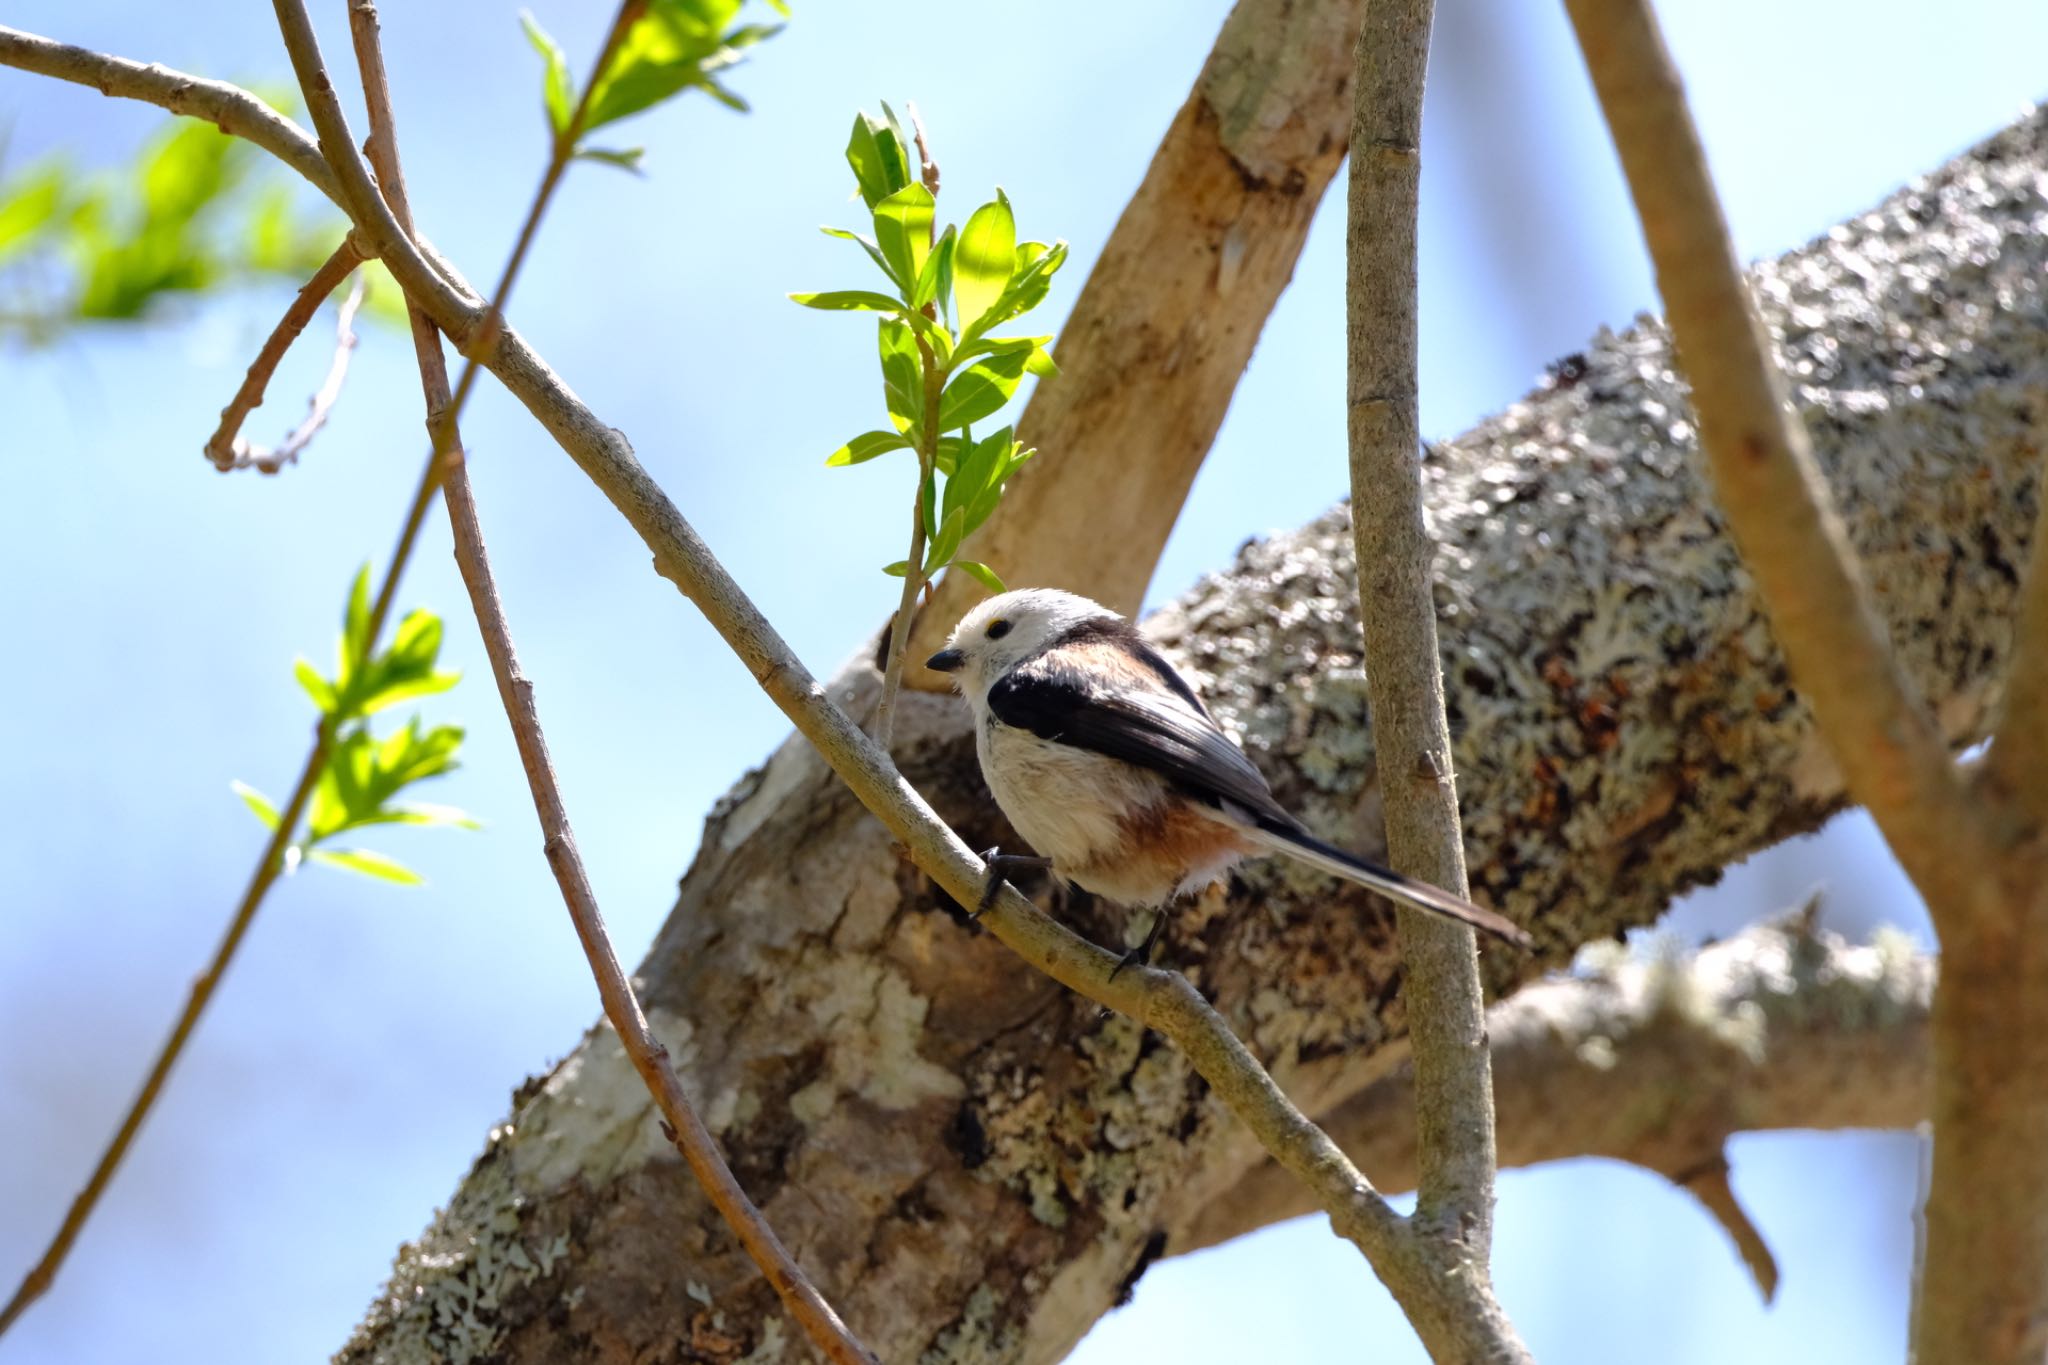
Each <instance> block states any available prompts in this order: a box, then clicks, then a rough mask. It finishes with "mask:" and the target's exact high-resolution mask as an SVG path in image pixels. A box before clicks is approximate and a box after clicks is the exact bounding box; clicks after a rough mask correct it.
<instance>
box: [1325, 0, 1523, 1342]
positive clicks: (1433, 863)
mask: <svg viewBox="0 0 2048 1365" xmlns="http://www.w3.org/2000/svg"><path fill="white" fill-rule="evenodd" d="M1434 9H1435V6H1434V4H1433V3H1432V0H1407V3H1390V4H1377V5H1373V6H1371V7H1370V8H1368V10H1367V12H1366V17H1365V24H1364V27H1363V29H1362V30H1361V31H1360V33H1359V35H1358V47H1357V74H1356V76H1355V78H1354V81H1353V87H1354V93H1355V95H1356V98H1357V113H1356V115H1355V117H1354V120H1353V122H1352V125H1351V146H1352V147H1353V148H1354V149H1355V150H1354V152H1353V155H1352V159H1351V193H1350V205H1349V208H1350V215H1349V220H1348V222H1347V225H1346V228H1345V254H1346V259H1347V271H1346V289H1345V299H1346V302H1345V309H1346V317H1347V320H1348V321H1347V332H1348V335H1347V337H1346V353H1347V357H1348V370H1349V383H1348V398H1349V436H1350V464H1351V514H1352V521H1353V529H1352V534H1353V536H1354V538H1355V544H1356V559H1357V565H1358V603H1359V617H1360V620H1361V622H1362V623H1363V625H1364V628H1365V653H1366V658H1367V660H1368V667H1367V669H1366V682H1367V687H1368V690H1369V691H1370V693H1371V696H1372V727H1373V740H1374V744H1375V746H1376V747H1377V749H1378V751H1379V755H1380V762H1381V763H1382V764H1383V765H1384V770H1385V771H1386V772H1388V773H1391V774H1392V775H1393V779H1394V780H1392V781H1390V782H1383V783H1382V784H1381V792H1382V795H1383V797H1384V801H1383V804H1382V814H1383V815H1384V817H1385V821H1386V840H1387V853H1388V857H1389V860H1390V861H1391V862H1392V864H1393V865H1394V867H1396V868H1397V869H1399V870H1400V871H1402V872H1405V873H1407V874H1408V875H1409V876H1411V877H1418V878H1421V879H1422V880H1424V881H1427V882H1429V883H1431V884H1433V885H1436V886H1440V887H1443V888H1445V889H1446V890H1449V891H1452V892H1454V893H1456V894H1458V895H1461V896H1462V895H1465V894H1466V891H1467V887H1466V879H1465V848H1464V839H1463V830H1462V828H1461V826H1460V823H1459V820H1458V792H1457V785H1456V777H1455V774H1454V773H1453V771H1452V768H1451V738H1450V725H1449V722H1448V721H1447V720H1446V719H1445V716H1444V681H1443V665H1442V662H1441V650H1440V648H1439V646H1438V644H1437V631H1436V601H1435V595H1434V593H1433V592H1432V591H1431V587H1430V584H1431V581H1432V578H1433V567H1434V562H1435V559H1436V545H1435V542H1434V541H1432V540H1431V538H1430V535H1429V531H1428V529H1427V528H1426V527H1425V526H1424V525H1423V520H1422V473H1421V467H1420V460H1421V454H1422V434H1421V423H1420V414H1419V408H1418V398H1417V380H1416V367H1417V357H1416V346H1417V340H1416V337H1417V325H1418V324H1417V308H1416V259H1417V254H1416V253H1417V242H1416V221H1417V214H1418V196H1419V189H1420V180H1421V139H1422V89H1423V81H1424V76H1425V73H1426V71H1427V69H1428V65H1429V31H1430V23H1431V19H1432V17H1433V14H1434ZM1399 921H1400V936H1401V957H1402V960H1403V961H1404V962H1405V963H1406V964H1407V967H1408V979H1407V982H1406V985H1405V990H1406V993H1407V996H1408V1034H1409V1040H1410V1043H1411V1046H1412V1047H1413V1050H1414V1057H1415V1071H1416V1077H1417V1084H1416V1088H1415V1094H1416V1106H1417V1107H1416V1128H1417V1133H1418V1136H1419V1141H1420V1151H1421V1159H1422V1170H1421V1183H1420V1185H1419V1186H1418V1189H1417V1197H1416V1205H1415V1214H1414V1217H1413V1218H1412V1219H1411V1220H1410V1224H1409V1227H1410V1232H1411V1235H1412V1236H1413V1237H1414V1238H1415V1240H1416V1241H1417V1243H1418V1245H1419V1248H1420V1249H1421V1250H1422V1252H1423V1253H1424V1256H1425V1257H1426V1259H1427V1260H1428V1262H1429V1263H1430V1264H1431V1266H1432V1269H1433V1271H1434V1272H1435V1273H1434V1274H1433V1275H1432V1276H1431V1277H1430V1282H1429V1283H1428V1284H1427V1285H1426V1286H1422V1288H1423V1289H1425V1291H1426V1293H1427V1295H1428V1297H1429V1299H1430V1300H1431V1303H1432V1308H1431V1311H1429V1312H1427V1313H1417V1312H1415V1311H1414V1310H1412V1309H1411V1310H1410V1312H1409V1317H1410V1320H1411V1321H1412V1322H1413V1323H1414V1324H1415V1327H1416V1329H1417V1331H1419V1332H1420V1333H1421V1335H1422V1339H1423V1342H1424V1344H1425V1345H1427V1346H1428V1348H1429V1351H1430V1354H1431V1355H1432V1356H1433V1357H1435V1358H1436V1359H1438V1360H1461V1361H1478V1360H1496V1361H1526V1360H1527V1359H1528V1358H1529V1355H1528V1351H1527V1349H1526V1348H1525V1347H1524V1346H1523V1345H1522V1343H1521V1341H1520V1340H1519V1338H1518V1337H1517V1336H1516V1334H1515V1329H1514V1324H1513V1323H1511V1322H1509V1321H1508V1317H1507V1314H1506V1312H1505V1311H1503V1309H1502V1308H1501V1306H1500V1302H1499V1300H1498V1299H1496V1298H1495V1297H1494V1294H1493V1286H1492V1280H1491V1276H1490V1275H1489V1273H1488V1260H1489V1258H1490V1256H1491V1251H1492V1245H1493V1176H1494V1169H1493V1163H1494V1154H1493V1145H1494V1124H1493V1077H1492V1065H1491V1058H1490V1057H1489V1056H1488V1054H1487V1049H1486V1018H1485V1001H1484V999H1483V996H1482V993H1481V990H1480V984H1479V960H1478V945H1477V944H1476V943H1475V941H1474V935H1473V933H1472V931H1471V930H1470V929H1468V928H1466V927H1464V926H1463V925H1460V924H1454V923H1451V922H1450V921H1448V920H1441V919H1437V918H1435V917H1433V916H1430V915H1426V914H1420V913H1418V912H1415V911H1410V910H1404V911H1402V912H1401V914H1400V916H1399ZM1397 1296H1398V1291H1397ZM1406 1303H1407V1301H1406V1300H1405V1299H1404V1300H1403V1305H1404V1307H1405V1306H1406Z"/></svg>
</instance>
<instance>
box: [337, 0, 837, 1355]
mask: <svg viewBox="0 0 2048 1365" xmlns="http://www.w3.org/2000/svg"><path fill="white" fill-rule="evenodd" d="M641 8H642V6H641V5H640V4H638V3H634V2H633V0H629V3H627V4H625V5H623V6H621V7H620V11H619V16H618V18H617V20H616V21H615V22H614V23H613V25H612V29H611V33H610V35H609V36H608V37H607V38H606V40H605V44H604V47H603V49H602V51H601V52H600V54H599V57H598V60H597V64H596V68H595V70H594V71H593V73H592V76H591V79H590V80H589V81H588V82H587V83H586V84H585V86H584V89H583V98H582V100H581V101H580V102H579V103H578V105H577V108H576V111H575V114H574V115H573V117H572V118H571V119H570V122H569V128H568V130H567V132H566V133H564V134H563V135H562V136H561V137H559V138H558V139H557V140H556V143H555V146H554V149H553V154H552V156H551V157H550V159H549V165H548V169H547V173H546V174H545V175H544V176H543V177H542V180H541V185H540V188H539V190H538V191H536V193H535V195H534V200H533V207H532V209H531V210H530V211H529V213H528V215H527V220H526V225H525V227H524V228H523V229H522V231H521V233H520V236H519V243H518V245H517V247H515V249H514V251H513V254H512V258H511V261H510V262H509V263H508V265H507V267H506V270H505V275H504V278H503V279H502V280H501V281H500V283H499V287H498V292H497V295H496V296H495V297H494V298H493V300H492V302H491V310H490V314H489V316H490V317H491V318H492V319H496V318H498V317H501V316H502V312H503V309H504V306H505V303H506V301H507V299H508V297H509V295H510V292H511V289H512V285H513V283H514V281H515V279H516V278H517V274H518V269H519V266H520V264H521V263H522V262H523V260H524V258H525V255H526V251H527V248H528V247H529V246H530V245H531V244H532V242H533V239H534V234H535V230H536V228H537V227H538V224H539V222H540V218H541V216H542V214H543V212H544V211H545V209H546V207H547V203H548V201H549V199H550V198H551V197H552V194H553V191H554V188H555V186H556V185H557V184H559V183H560V180H561V175H562V172H563V170H564V168H565V167H566V166H567V165H568V162H569V159H570V156H571V154H572V153H573V152H574V150H575V146H576V138H577V135H578V133H579V131H580V130H581V128H582V125H583V121H584V119H585V117H586V115H587V112H588V104H589V100H590V92H591V91H592V90H594V89H595V88H596V86H597V77H598V76H599V75H601V74H602V73H603V72H604V70H605V69H606V67H607V66H608V65H609V64H610V61H611V57H612V54H613V53H614V52H615V51H616V50H617V47H618V44H619V42H620V41H621V40H622V39H623V37H624V36H625V33H626V30H627V29H628V28H630V27H631V25H632V22H633V20H634V18H636V17H637V14H638V12H639V10H640V9H641ZM349 20H350V31H351V34H352V36H353V38H354V41H355V50H356V60H357V64H358V66H359V67H360V68H361V71H362V79H363V93H364V98H365V101H366V105H367V108H368V111H369V118H370V144H369V147H370V156H371V158H372V161H373V164H374V165H375V168H376V171H377V180H378V183H379V184H380V185H382V186H383V188H384V193H385V195H386V197H387V198H388V199H389V201H390V204H391V209H392V212H393V214H394V215H395V216H396V218H397V220H398V222H399V224H400V225H401V226H402V227H403V228H405V229H406V230H407V231H410V230H411V228H412V211H411V207H410V205H409V204H408V203H407V199H406V190H405V172H404V169H403V166H402V165H401V162H400V159H399V154H398V136H397V130H396V127H395V122H394V114H393V111H392V104H391V90H390V85H389V82H388V81H387V80H386V78H385V72H384V55H383V43H382V39H381V35H380V33H379V25H378V18H377V7H376V5H375V3H374V0H353V3H351V4H350V6H349ZM409 311H410V314H411V320H412V332H413V344H414V349H415V350H416V352H417V353H418V357H419V370H420V384H421V388H422V389H423V391H424V393H425V397H426V407H427V417H428V423H427V425H428V430H429V432H430V434H431V435H432V437H433V440H434V444H435V447H436V452H437V457H438V464H439V467H440V469H441V474H442V493H443V496H444V499H445V501H446V502H447V505H448V519H449V524H450V526H451V528H452V529H453V531H454V539H455V559H456V563H457V565H458V566H459V567H460V569H461V571H462V580H463V583H464V585H465V586H466V587H467V588H468V590H469V599H470V605H471V607H472V608H473V609H474V610H475V612H476V618H477V626H478V629H479V631H480V632H481V634H482V636H483V641H484V650H485V653H486V654H487V655H488V656H489V658H490V662H491V673H492V675H493V677H495V678H496V680H497V684H498V695H499V698H500V699H501V700H502V702H503V703H504V707H505V715H506V719H507V720H508V721H509V722H510V723H511V727H512V735H513V739H514V741H515V742H516V744H517V746H518V749H519V758H520V763H521V766H522V767H524V769H525V771H526V779H527V785H528V786H529V787H530V788H531V790H532V793H533V802H534V808H535V811H536V812H537V814H538V815H539V817H540V826H541V830H542V831H543V834H544V836H545V841H546V842H545V849H546V854H547V860H548V863H549V866H550V867H551V868H552V869H553V871H554V874H555V880H556V882H557V883H558V884H559V885H560V887H561V890H562V898H563V900H564V902H565V903H566V904H567V906H568V908H569V918H570V920H571V922H572V923H573V924H574V925H575V928H576V934H577V937H578V939H580V940H581V941H582V944H583V951H584V954H585V955H586V956H587V957H588V958H589V960H590V967H591V971H592V974H593V975H594V976H595V977H596V978H597V984H598V994H599V996H600V997H601V998H602V1000H603V1003H604V1011H605V1016H606V1017H607V1018H608V1019H610V1020H611V1022H612V1027H613V1029H614V1031H615V1032H616V1033H617V1034H618V1037H619V1041H620V1043H621V1044H622V1046H623V1047H624V1048H625V1051H626V1055H627V1057H628V1058H629V1059H630V1060H631V1061H632V1063H633V1066H634V1069H635V1070H636V1071H638V1072H639V1073H640V1077H641V1079H642V1080H643V1081H644V1082H645V1083H646V1085H647V1088H648V1090H649V1091H651V1092H652V1093H653V1095H654V1098H655V1100H656V1103H657V1104H658V1106H659V1107H660V1109H661V1112H662V1115H663V1117H664V1120H665V1122H664V1123H663V1130H664V1131H665V1132H666V1134H667V1135H668V1137H669V1139H670V1141H672V1142H673V1143H675V1145H676V1147H677V1149H678V1150H679V1151H680V1152H681V1153H682V1156H683V1158H684V1160H685V1161H686V1162H687V1163H688V1164H689V1167H690V1170H691V1172H692V1173H693V1174H694V1175H695V1176H696V1178H697V1181H698V1183H699V1184H700V1185H701V1186H702V1187H703V1189H704V1191H705V1194H706V1195H707V1196H708V1197H709V1199H710V1201H711V1203H712V1206H713V1207H714V1208H716V1209H717V1210H718V1212H719V1215H720V1216H721V1217H723V1218H724V1219H725V1221H726V1223H727V1225H728V1226H730V1227H731V1228H732V1229H733V1232H734V1234H735V1235H736V1236H737V1238H738V1239H739V1242H740V1244H741V1245H742V1246H743V1247H744V1248H745V1249H746V1252H747V1254H748V1255H749V1256H750V1257H751V1258H752V1259H753V1261H754V1263H755V1264H756V1265H757V1266H759V1267H760V1269H761V1272H762V1273H763V1274H764V1275H765V1276H766V1277H767V1278H768V1281H769V1283H770V1284H771V1285H772V1286H773V1287H774V1289H775V1291H776V1293H777V1294H778V1295H779V1296H780V1297H781V1299H782V1302H783V1304H784V1306H785V1307H786V1308H787V1310H788V1311H789V1314H790V1316H791V1317H792V1318H794V1319H795V1320H796V1321H797V1323H798V1324H799V1325H800V1326H802V1327H803V1329H804V1331H805V1333H806V1334H807V1335H808V1336H809V1337H810V1338H811V1340H812V1341H813V1342H814V1343H815V1344H816V1345H817V1346H818V1348H819V1349H820V1350H822V1351H823V1352H824V1353H825V1354H826V1356H827V1357H828V1358H830V1359H832V1360H834V1361H841V1362H872V1361H874V1359H875V1357H874V1355H873V1354H872V1353H871V1352H869V1351H868V1349H867V1348H866V1347H865V1346H863V1345H862V1344H861V1343H860V1341H859V1340H858V1339H857V1338H856V1337H854V1335H853V1334H852V1332H851V1331H850V1330H849V1329H848V1328H847V1326H846V1325H845V1323H844V1322H843V1321H841V1319H840V1317H839V1315H838V1313H837V1312H835V1311H834V1310H833V1308H832V1305H831V1304H830V1303H828V1302H827V1301H826V1300H825V1298H824V1296H823V1295H822V1294H820V1293H819V1292H818V1290H817V1288H816V1286H814V1285H813V1284H812V1283H811V1282H810V1280H809V1278H808V1277H807V1276H806V1275H805V1274H804V1271H803V1269H802V1268H801V1267H800V1266H799V1265H798V1264H797V1263H796V1261H795V1259H794V1258H793V1257H792V1256H791V1255H790V1254H789V1252H788V1250H787V1249H786V1248H784V1247H783V1245H782V1242H781V1240H780V1239H779V1238H778V1237H777V1236H776V1235H775V1230H774V1229H773V1228H772V1227H770V1226H769V1225H768V1221H767V1219H766V1218H764V1217H763V1216H762V1215H761V1212H760V1210H759V1209H758V1208H756V1207H755V1206H754V1204H753V1202H752V1201H751V1200H750V1199H749V1198H748V1197H747V1194H746V1191H745V1190H743V1189H742V1188H741V1187H740V1184H739V1182H738V1181H737V1180H736V1179H734V1177H733V1174H732V1170H731V1168H730V1167H728V1166H727V1165H726V1163H725V1159H724V1157H723V1156H722V1155H721V1154H720V1152H719V1150H718V1144H717V1141H716V1140H715V1139H714V1138H713V1137H712V1135H711V1133H710V1131H709V1130H708V1129H707V1128H706V1127H705V1126H704V1124H703V1121H702V1120H701V1119H699V1118H698V1116H697V1112H696V1110H695V1108H694V1107H693V1106H692V1105H691V1103H690V1100H689V1097H688V1096H687V1095H686V1094H685V1093H684V1090H683V1087H682V1083H681V1081H680V1080H679V1079H678V1078H677V1077H676V1074H675V1070H674V1068H673V1067H672V1066H670V1064H669V1060H668V1053H667V1052H666V1050H665V1049H664V1048H663V1047H662V1045H661V1043H660V1042H659V1040H657V1039H656V1038H655V1036H654V1033H653V1030H652V1029H650V1028H649V1027H648V1024H647V1018H646V1015H645V1013H644V1012H643V1011H642V1010H641V1008H640V1002H639V998H638V997H637V996H636V995H635V994H634V991H633V987H632V983H631V981H630V980H629V979H628V978H627V976H626V971H625V968H624V966H623V965H622V964H621V963H620V961H619V957H618V953H617V952H616V951H615V950H614V949H613V947H612V944H611V940H610V937H609V936H608V935H607V934H606V932H605V928H604V918H603V915H602V913H601V911H600V910H599V907H598V903H597V896H596V893H595V891H594V890H593V889H592V887H591V884H590V878H589V877H588V875H587V874H586V873H585V871H584V868H583V862H582V858H581V856H580V855H579V854H578V853H577V850H576V836H575V833H574V831H573V830H572V829H571V828H570V824H569V813H568V808H567V805H566V803H565V802H564V801H563V798H562V792H561V786H560V783H559V782H558V780H557V778H556V775H555V769H554V764H553V761H552V760H551V759H550V758H549V756H548V748H547V737H546V734H545V732H544V731H543V730H542V728H541V723H540V712H539V708H538V707H537V705H536V704H535V702H534V695H533V684H532V683H531V682H530V681H529V680H528V679H527V677H526V675H525V673H524V671H523V670H522V669H521V667H520V663H519V656H518V651H517V649H516V648H515V646H514V644H513V640H512V631H511V626H510V624H509V622H508V621H507V620H506V617H505V610H504V604H503V602H502V601H501V600H500V598H499V595H498V586H497V582H496V579H495V578H494V577H493V575H492V572H491V563H490V554H489V550H488V548H487V547H486V545H485V543H484V538H483V526H482V523H481V521H480V520H479V518H478V516H477V509H476V498H475V495H474V493H473V491H472V489H471V487H470V481H469V466H468V460H467V458H466V455H465V453H464V451H463V448H462V435H461V426H460V419H461V407H462V400H463V397H464V396H465V395H466V393H467V392H468V388H467V386H468V384H469V382H470V381H472V380H473V378H474V376H475V374H476V369H477V366H476V362H475V361H473V360H472V361H470V362H469V364H468V366H467V367H466V368H465V370H464V372H463V381H464V387H463V388H462V389H460V390H458V391H457V392H456V393H455V394H453V395H451V394H450V392H449V386H448V366H447V362H446V360H445V359H444V358H443V356H442V353H441V337H440V333H438V332H437V331H436V330H435V329H434V324H433V322H432V321H431V320H430V319H429V318H428V317H427V316H426V314H425V313H424V312H422V311H421V310H420V309H419V308H418V307H416V306H415V307H413V308H411V309H410V310H409ZM486 325H494V324H489V323H487V324H486Z"/></svg>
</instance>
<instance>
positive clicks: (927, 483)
mask: <svg viewBox="0 0 2048 1365" xmlns="http://www.w3.org/2000/svg"><path fill="white" fill-rule="evenodd" d="M917 355H918V360H919V362H920V363H921V364H922V365H923V367H924V430H923V432H922V435H921V439H920V440H919V441H918V445H917V488H916V489H915V491H914V492H913V493H912V495H911V498H910V557H909V558H908V559H906V560H904V561H903V593H902V595H901V597H899V598H898V600H897V603H896V614H895V615H894V616H893V617H891V618H890V619H889V644H888V652H887V653H886V654H885V655H884V656H883V659H882V693H881V696H880V697H879V698H877V700H876V702H875V715H874V722H873V725H874V736H875V743H876V744H879V745H880V746H881V747H882V749H883V750H884V751H885V752H886V751H887V750H888V748H889V739H890V736H891V735H892V733H893V732H894V730H895V727H896V699H897V697H898V696H900V695H901V694H902V691H903V669H904V666H905V659H904V655H905V654H907V653H909V644H910V627H911V623H912V622H914V621H915V620H916V619H917V611H918V600H919V597H920V595H921V593H922V592H923V589H924V585H925V577H924V550H925V527H926V523H927V522H929V521H930V520H931V519H932V509H931V508H930V507H929V506H928V505H927V504H928V502H929V498H928V496H927V491H928V490H929V489H930V488H931V486H932V471H933V470H934V469H935V468H936V467H937V464H938V458H939V455H938V450H939V398H940V389H941V387H942V386H943V384H944V382H945V376H944V375H942V374H940V373H939V362H938V357H936V356H935V355H933V354H932V349H931V347H929V346H927V345H925V342H924V338H923V337H919V338H918V339H917Z"/></svg>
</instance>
